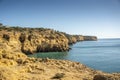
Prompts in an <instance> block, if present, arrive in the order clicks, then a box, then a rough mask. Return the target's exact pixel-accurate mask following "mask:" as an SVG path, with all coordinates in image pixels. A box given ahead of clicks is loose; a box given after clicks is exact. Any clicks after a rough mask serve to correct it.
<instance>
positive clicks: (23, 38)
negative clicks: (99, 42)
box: [0, 24, 120, 80]
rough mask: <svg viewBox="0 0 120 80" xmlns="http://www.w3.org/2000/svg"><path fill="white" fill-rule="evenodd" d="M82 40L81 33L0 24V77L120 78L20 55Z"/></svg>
mask: <svg viewBox="0 0 120 80" xmlns="http://www.w3.org/2000/svg"><path fill="white" fill-rule="evenodd" d="M92 39H93V38H91V39H89V40H92ZM83 40H84V36H82V35H69V34H66V33H63V32H58V31H55V30H51V29H44V28H20V27H5V26H3V25H1V24H0V80H120V74H119V73H114V74H108V73H104V72H101V71H97V70H93V69H91V68H88V67H87V66H85V65H83V64H81V63H78V62H72V61H67V60H55V59H48V58H46V59H41V58H29V57H27V56H26V55H25V54H23V53H26V54H31V53H32V54H33V53H36V52H42V51H44V52H47V51H67V50H69V44H73V43H76V42H77V41H83ZM93 40H94V39H93Z"/></svg>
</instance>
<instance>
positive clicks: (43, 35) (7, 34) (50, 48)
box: [0, 25, 97, 54]
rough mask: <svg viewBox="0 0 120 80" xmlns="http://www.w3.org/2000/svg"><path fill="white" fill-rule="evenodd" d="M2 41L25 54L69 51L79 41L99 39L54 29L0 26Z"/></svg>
mask: <svg viewBox="0 0 120 80" xmlns="http://www.w3.org/2000/svg"><path fill="white" fill-rule="evenodd" d="M0 33H1V34H0V42H1V44H3V45H5V44H6V45H7V46H9V47H10V48H13V50H15V51H21V52H23V53H25V54H33V53H37V52H62V51H69V49H70V47H69V45H71V44H74V43H76V42H78V41H86V40H91V41H92V40H97V37H95V36H82V35H70V34H66V33H63V32H59V31H55V30H52V29H44V28H21V27H6V26H3V25H1V26H0Z"/></svg>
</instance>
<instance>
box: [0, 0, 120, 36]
mask: <svg viewBox="0 0 120 80" xmlns="http://www.w3.org/2000/svg"><path fill="white" fill-rule="evenodd" d="M0 23H3V24H4V25H9V26H22V27H44V28H51V29H54V30H59V31H62V32H66V33H69V34H80V35H91V36H97V37H98V38H120V0H0Z"/></svg>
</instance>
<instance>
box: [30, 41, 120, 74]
mask: <svg viewBox="0 0 120 80" xmlns="http://www.w3.org/2000/svg"><path fill="white" fill-rule="evenodd" d="M71 48H72V50H70V51H69V52H48V53H37V54H34V55H29V56H33V57H37V58H39V57H41V58H46V57H48V58H54V59H66V60H71V61H77V62H80V63H83V64H85V65H87V66H89V67H91V68H93V69H97V70H102V71H104V72H120V39H99V40H98V41H83V42H78V43H76V44H74V45H72V46H71Z"/></svg>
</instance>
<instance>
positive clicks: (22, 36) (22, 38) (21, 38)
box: [19, 33, 26, 43]
mask: <svg viewBox="0 0 120 80" xmlns="http://www.w3.org/2000/svg"><path fill="white" fill-rule="evenodd" d="M25 39H26V35H25V34H24V33H22V34H21V35H20V37H19V41H20V42H21V43H24V41H25Z"/></svg>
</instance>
